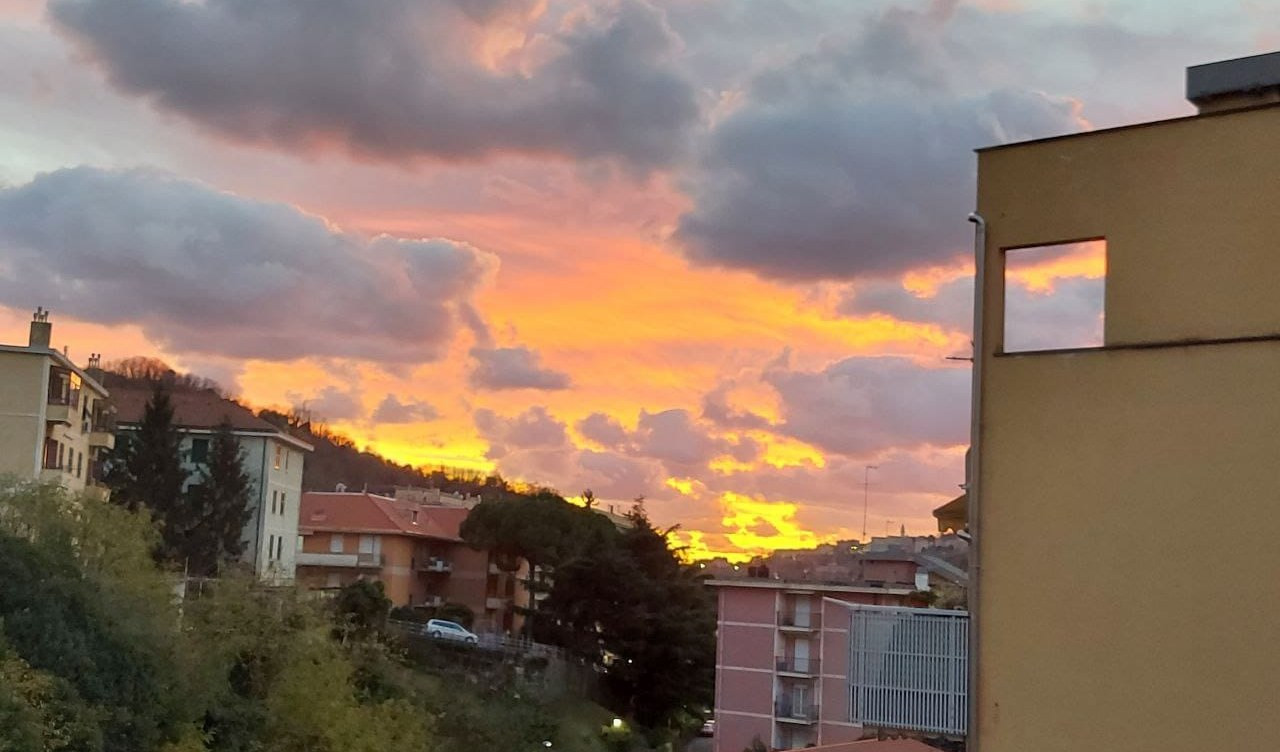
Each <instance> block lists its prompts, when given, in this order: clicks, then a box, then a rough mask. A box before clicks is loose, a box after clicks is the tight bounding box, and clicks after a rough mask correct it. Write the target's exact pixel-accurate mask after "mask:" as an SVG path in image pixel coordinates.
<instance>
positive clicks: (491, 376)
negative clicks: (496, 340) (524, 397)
mask: <svg viewBox="0 0 1280 752" xmlns="http://www.w3.org/2000/svg"><path fill="white" fill-rule="evenodd" d="M471 357H472V358H474V359H475V365H474V366H473V367H472V369H471V374H470V376H469V377H468V378H469V380H470V382H471V385H472V386H474V387H476V388H477V389H490V390H504V389H546V390H552V389H568V388H569V386H570V384H571V383H572V382H571V380H570V378H569V374H567V373H562V372H560V371H555V370H552V369H550V368H545V367H543V365H542V358H541V357H540V356H539V355H538V353H537V352H535V351H533V350H530V349H529V348H527V347H473V348H471Z"/></svg>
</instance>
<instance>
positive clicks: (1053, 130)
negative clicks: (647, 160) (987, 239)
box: [675, 2, 1080, 280]
mask: <svg viewBox="0 0 1280 752" xmlns="http://www.w3.org/2000/svg"><path fill="white" fill-rule="evenodd" d="M953 6H954V3H946V2H936V3H934V4H932V5H931V6H929V7H928V8H927V9H926V10H923V11H908V10H901V9H897V8H891V9H889V10H888V11H885V12H883V13H880V14H879V15H877V16H875V17H874V18H873V19H872V20H871V21H869V22H868V23H866V25H865V26H864V28H863V29H862V30H861V33H859V34H857V35H855V36H853V37H851V38H846V39H839V38H835V37H829V38H827V39H825V40H824V41H823V42H822V43H821V44H820V45H819V46H818V49H817V50H816V51H813V52H810V53H808V54H805V55H801V56H799V57H796V58H794V59H792V60H790V61H789V62H787V63H784V64H781V65H779V66H777V67H774V68H771V69H766V70H764V71H763V72H761V73H759V74H758V75H757V76H756V77H755V78H754V79H753V80H752V81H751V82H750V83H749V85H748V86H747V87H746V88H745V89H744V90H743V91H742V92H741V93H740V96H739V101H738V103H737V104H735V105H734V106H733V107H732V109H730V110H729V111H728V112H727V113H726V114H724V115H723V116H722V117H720V119H719V120H718V121H717V123H716V124H715V126H714V128H713V129H712V131H711V133H710V135H709V137H708V140H707V142H706V144H705V146H704V149H703V151H702V153H701V156H700V161H699V165H698V167H697V169H696V170H695V172H694V173H693V175H692V177H691V179H690V182H689V184H688V189H689V192H690V194H691V196H692V198H693V200H694V204H693V207H692V209H691V210H690V211H688V212H687V213H686V214H685V215H684V216H683V217H681V219H680V222H679V226H678V229H677V232H676V237H675V239H676V241H677V243H678V244H679V245H680V246H681V247H682V248H683V250H684V252H685V253H686V255H688V256H689V257H690V258H692V259H693V260H695V261H698V262H702V263H706V264H711V265H718V266H726V267H737V268H745V269H750V270H754V271H757V272H759V273H761V274H764V275H766V276H769V277H774V278H781V279H788V280H817V279H825V278H852V277H855V276H890V275H892V274H896V273H899V272H902V271H905V270H907V269H910V268H913V267H918V266H920V265H922V264H928V263H933V262H938V261H941V260H945V259H948V258H950V257H952V256H955V255H957V254H958V253H961V252H963V251H964V250H965V249H966V248H967V245H968V243H969V230H968V226H967V225H966V223H965V222H964V216H965V213H966V212H968V211H969V210H971V209H972V204H973V190H974V175H975V159H974V157H973V154H972V151H971V150H972V149H973V148H974V147H978V146H986V145H991V144H998V143H1002V142H1006V141H1016V140H1021V139H1027V138H1033V137H1038V136H1045V135H1051V134H1057V133H1068V132H1072V131H1075V130H1078V129H1079V127H1080V123H1079V120H1078V116H1077V112H1076V109H1077V107H1076V104H1075V103H1074V102H1072V101H1070V100H1067V99H1063V98H1057V97H1053V96H1049V95H1046V94H1044V93H1042V92H1039V91H1034V90H1030V89H1025V88H1018V87H1016V86H1012V85H1005V84H1004V83H1002V82H1001V83H996V84H992V83H991V82H990V81H987V80H985V79H986V77H985V76H984V70H983V67H982V65H981V62H980V61H981V55H979V54H978V52H979V51H975V50H971V49H968V48H967V47H965V46H964V44H963V42H962V41H961V40H960V39H958V38H957V37H958V35H957V34H956V33H954V29H953V23H952V19H953V15H954V8H953Z"/></svg>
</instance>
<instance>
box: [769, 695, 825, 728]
mask: <svg viewBox="0 0 1280 752" xmlns="http://www.w3.org/2000/svg"><path fill="white" fill-rule="evenodd" d="M773 714H774V716H775V717H776V718H777V719H778V720H779V721H791V722H795V723H817V721H818V706H817V705H816V704H814V703H796V702H793V701H791V700H787V699H782V700H778V701H777V702H776V703H774V706H773Z"/></svg>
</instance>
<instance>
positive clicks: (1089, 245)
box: [1004, 240, 1107, 352]
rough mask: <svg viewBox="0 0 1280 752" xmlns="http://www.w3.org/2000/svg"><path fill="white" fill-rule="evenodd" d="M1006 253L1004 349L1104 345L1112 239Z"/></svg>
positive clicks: (1028, 248)
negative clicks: (1104, 321) (1109, 248)
mask: <svg viewBox="0 0 1280 752" xmlns="http://www.w3.org/2000/svg"><path fill="white" fill-rule="evenodd" d="M1004 254H1005V260H1004V261H1005V263H1004V352H1028V351H1033V350H1065V349H1071V348H1080V347H1102V345H1103V344H1104V342H1103V320H1104V310H1103V307H1104V302H1103V299H1104V293H1105V291H1106V279H1107V241H1106V240H1088V241H1083V242H1078V243H1056V244H1052V245H1039V246H1032V247H1025V248H1011V249H1008V250H1006V251H1005V252H1004Z"/></svg>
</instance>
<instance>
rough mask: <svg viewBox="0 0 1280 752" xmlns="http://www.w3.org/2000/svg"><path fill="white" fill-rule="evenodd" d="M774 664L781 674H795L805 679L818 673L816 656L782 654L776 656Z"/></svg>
mask: <svg viewBox="0 0 1280 752" xmlns="http://www.w3.org/2000/svg"><path fill="white" fill-rule="evenodd" d="M775 666H776V668H777V669H778V673H779V674H782V675H783V676H796V677H800V678H806V679H807V678H810V677H814V676H817V675H818V659H817V658H796V657H795V656H782V657H779V658H778V661H777V663H776V664H775Z"/></svg>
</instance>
